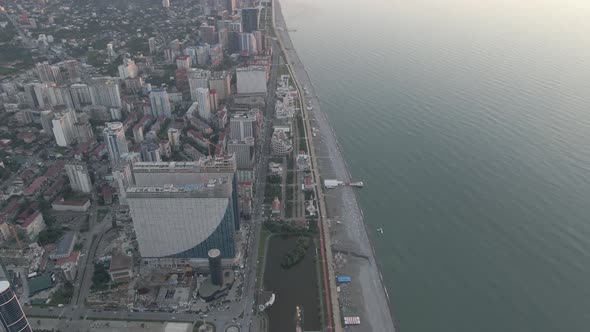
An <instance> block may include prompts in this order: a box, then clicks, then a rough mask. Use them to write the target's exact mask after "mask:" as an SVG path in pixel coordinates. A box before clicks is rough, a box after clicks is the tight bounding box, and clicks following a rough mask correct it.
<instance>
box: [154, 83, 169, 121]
mask: <svg viewBox="0 0 590 332" xmlns="http://www.w3.org/2000/svg"><path fill="white" fill-rule="evenodd" d="M150 106H151V114H152V116H153V117H154V118H159V117H160V116H162V115H163V116H165V117H167V118H169V117H171V116H172V106H171V105H170V97H169V96H168V92H166V90H164V89H155V90H152V91H151V92H150Z"/></svg>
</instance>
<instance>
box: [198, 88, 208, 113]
mask: <svg viewBox="0 0 590 332" xmlns="http://www.w3.org/2000/svg"><path fill="white" fill-rule="evenodd" d="M197 103H198V106H197V109H198V110H199V116H200V117H201V118H203V119H205V120H211V103H210V102H209V89H207V88H198V89H197Z"/></svg>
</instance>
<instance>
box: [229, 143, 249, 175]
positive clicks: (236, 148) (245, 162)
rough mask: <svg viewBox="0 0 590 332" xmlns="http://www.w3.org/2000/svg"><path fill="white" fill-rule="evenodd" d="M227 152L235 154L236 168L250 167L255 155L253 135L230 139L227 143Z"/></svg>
mask: <svg viewBox="0 0 590 332" xmlns="http://www.w3.org/2000/svg"><path fill="white" fill-rule="evenodd" d="M227 152H228V153H229V154H235V155H236V163H237V166H238V169H247V170H250V169H252V167H253V166H254V156H255V145H254V137H246V138H245V139H244V140H230V141H229V142H228V143H227Z"/></svg>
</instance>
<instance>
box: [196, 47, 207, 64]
mask: <svg viewBox="0 0 590 332" xmlns="http://www.w3.org/2000/svg"><path fill="white" fill-rule="evenodd" d="M197 64H199V65H202V66H204V65H207V64H209V44H205V45H199V46H197Z"/></svg>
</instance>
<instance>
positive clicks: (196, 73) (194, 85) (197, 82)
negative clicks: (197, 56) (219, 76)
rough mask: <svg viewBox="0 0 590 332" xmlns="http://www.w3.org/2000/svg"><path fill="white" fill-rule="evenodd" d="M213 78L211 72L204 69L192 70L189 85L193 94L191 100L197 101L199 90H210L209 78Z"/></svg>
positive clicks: (189, 74)
mask: <svg viewBox="0 0 590 332" xmlns="http://www.w3.org/2000/svg"><path fill="white" fill-rule="evenodd" d="M210 77H211V72H210V71H209V70H204V69H197V68H192V69H191V70H190V71H189V72H188V85H189V89H190V92H191V100H193V101H196V100H197V89H198V88H208V87H209V78H210Z"/></svg>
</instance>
